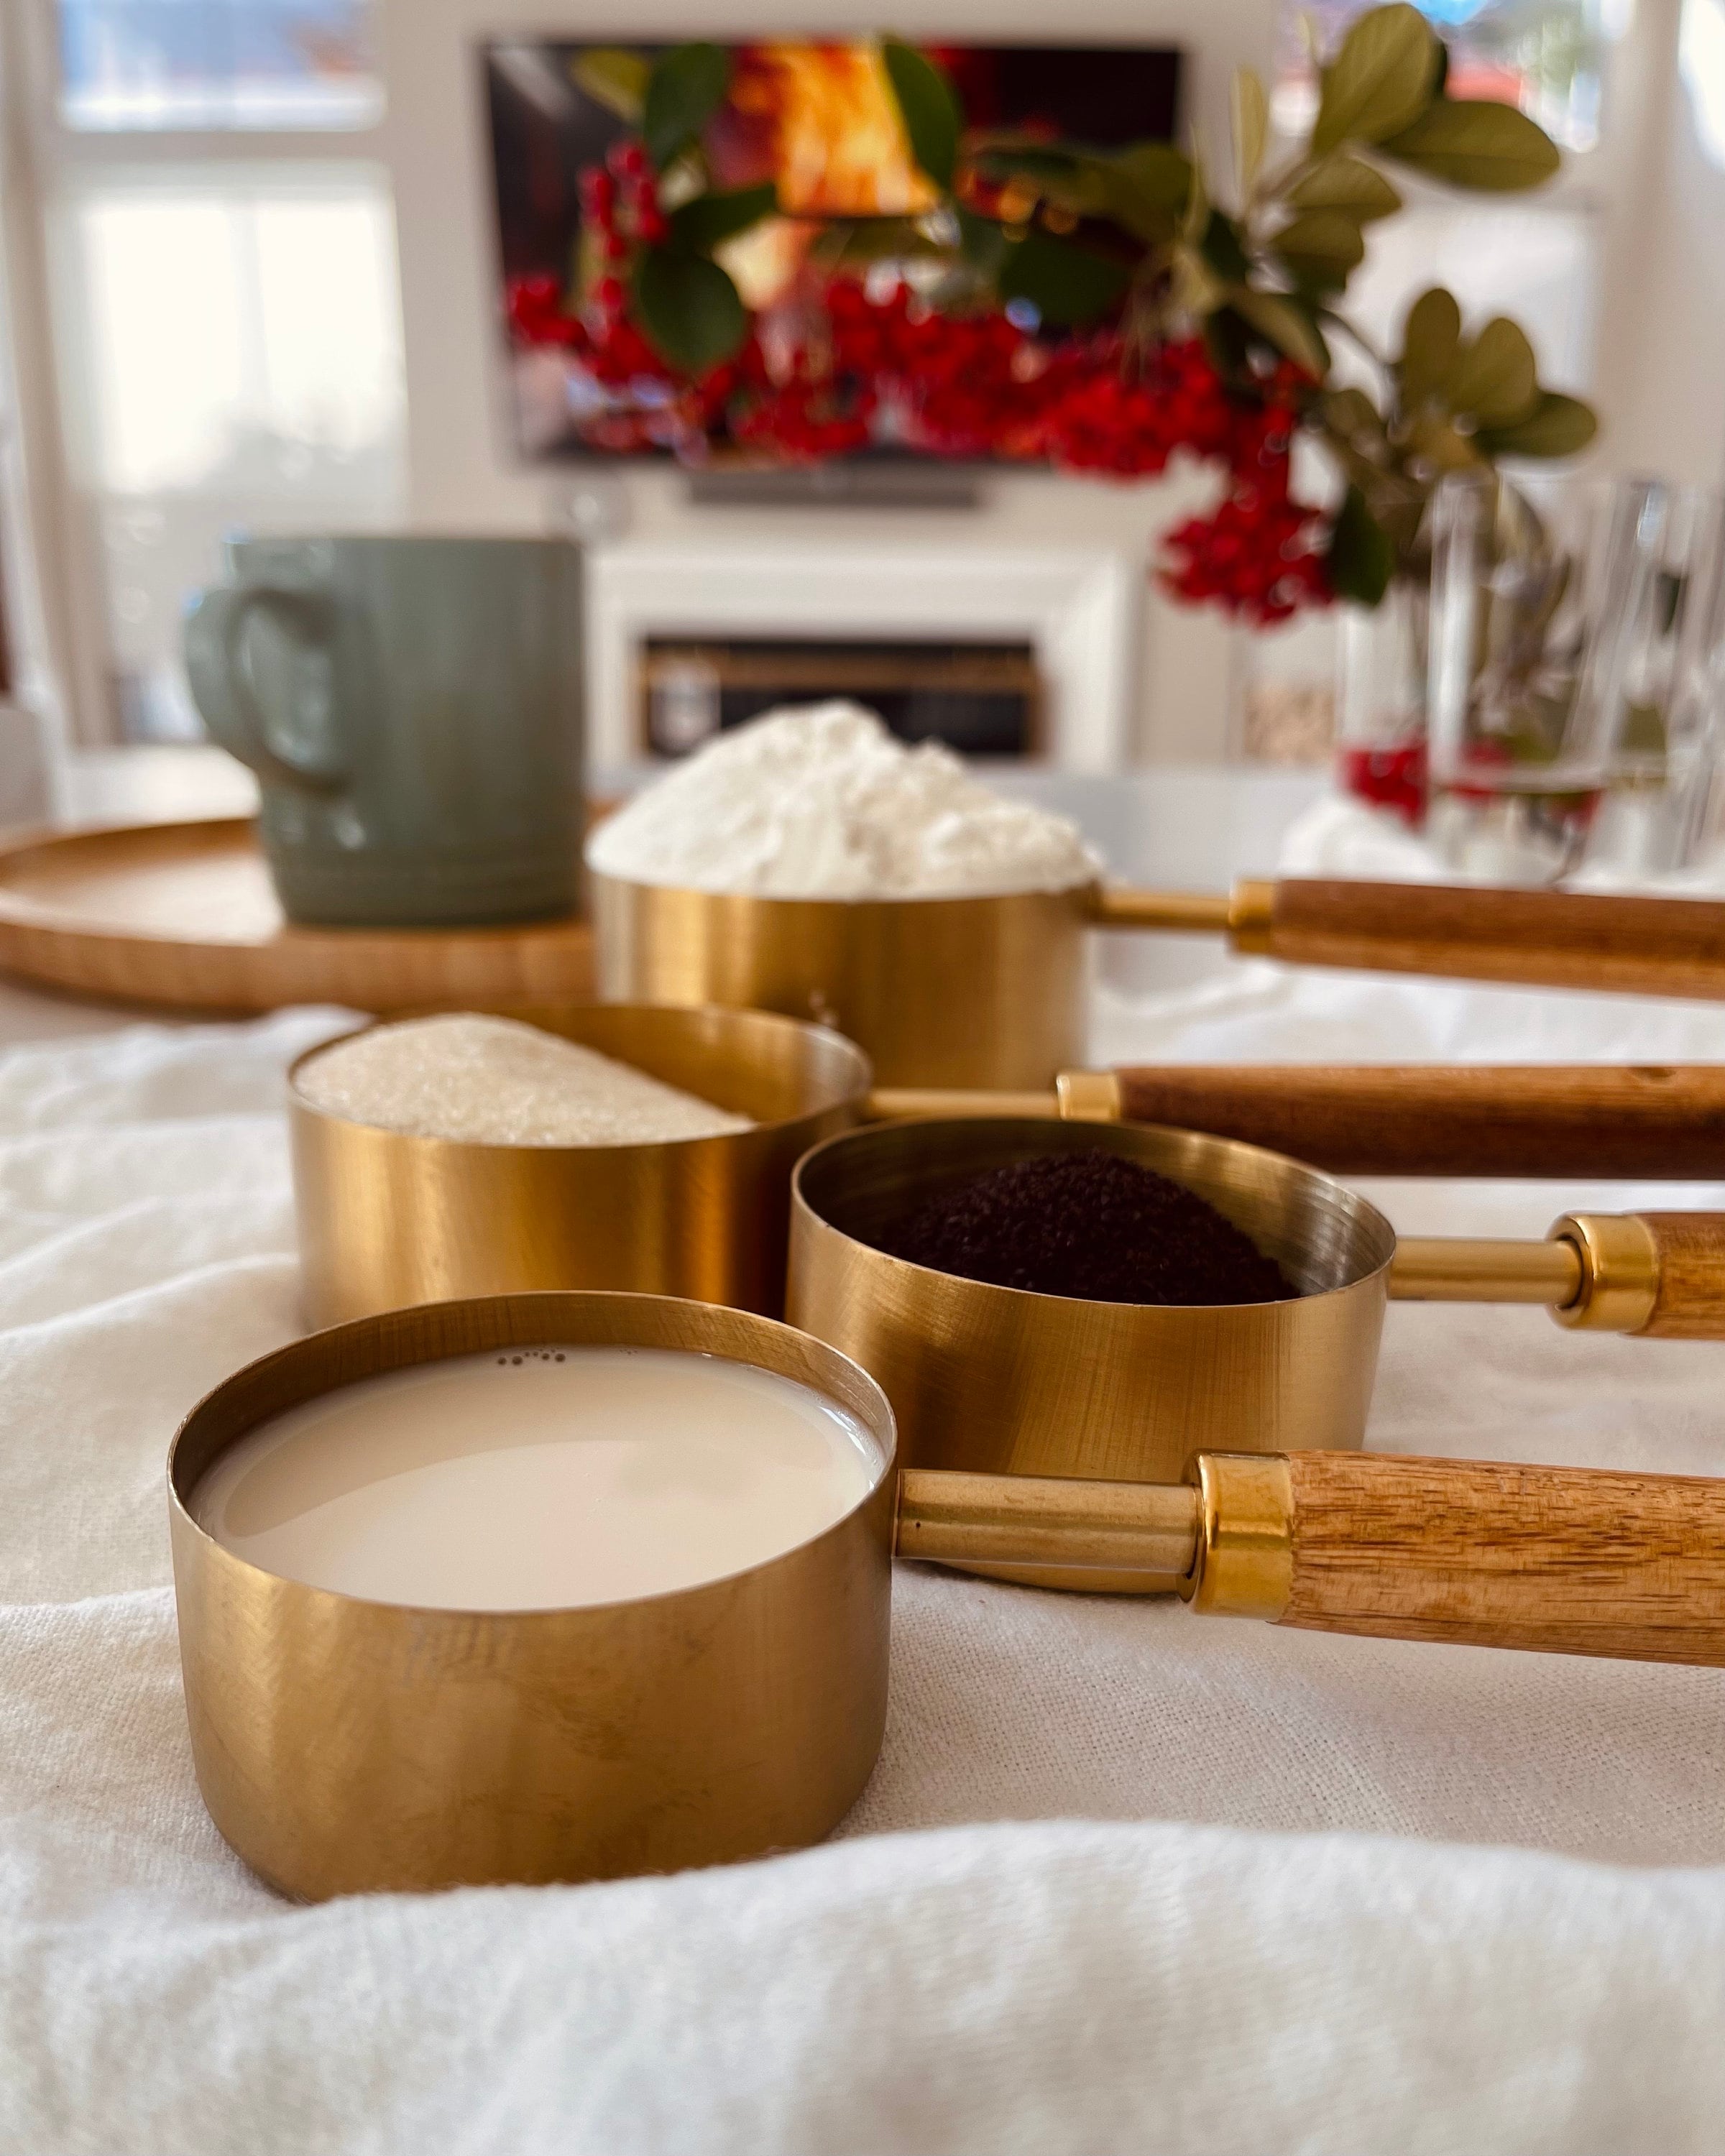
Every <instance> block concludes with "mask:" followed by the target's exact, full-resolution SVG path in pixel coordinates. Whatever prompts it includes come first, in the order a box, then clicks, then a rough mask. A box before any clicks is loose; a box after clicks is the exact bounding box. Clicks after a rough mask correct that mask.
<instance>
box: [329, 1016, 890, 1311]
mask: <svg viewBox="0 0 1725 2156" xmlns="http://www.w3.org/2000/svg"><path fill="white" fill-rule="evenodd" d="M869 1084H870V1070H869V1063H868V1059H867V1058H866V1056H865V1055H863V1054H862V1052H861V1050H860V1049H858V1048H856V1047H855V1046H854V1045H852V1043H850V1041H848V1040H845V1039H841V1038H840V1037H839V1035H838V1034H834V1033H831V1032H829V1031H828V1030H827V1029H825V1028H824V1027H821V1026H816V1025H811V1024H803V1023H801V1022H799V1021H798V1020H796V1019H786V1018H779V1017H774V1016H772V1015H769V1014H766V1013H762V1012H758V1011H737V1010H718V1009H670V1008H659V1007H656V1006H652V1005H636V1004H593V1005H588V1006H557V1007H554V1008H547V1009H525V1008H524V1009H520V1010H518V1011H516V1012H515V1013H514V1014H512V1015H511V1017H509V1018H507V1019H500V1018H485V1017H478V1016H461V1015H445V1016H440V1017H433V1018H426V1019H410V1020H406V1021H400V1022H397V1023H393V1024H386V1025H381V1026H374V1027H370V1028H367V1029H365V1030H363V1031H362V1032H360V1033H357V1034H351V1035H349V1036H347V1038H346V1039H342V1040H339V1041H335V1042H331V1043H329V1044H327V1045H325V1046H324V1047H322V1048H319V1049H315V1050H312V1051H311V1053H310V1054H308V1055H304V1056H301V1057H300V1060H299V1061H298V1062H297V1063H295V1065H294V1067H293V1069H292V1070H291V1071H290V1074H289V1088H288V1099H289V1119H290V1126H291V1132H292V1140H293V1156H294V1190H295V1208H296V1211H297V1214H298V1219H299V1234H300V1260H301V1266H302V1271H303V1276H304V1282H305V1304H306V1310H307V1314H308V1316H309V1317H310V1318H311V1322H313V1323H314V1324H318V1325H328V1324H334V1323H337V1322H341V1321H342V1320H345V1319H347V1318H352V1317H362V1316H365V1315H367V1314H369V1313H370V1312H375V1311H380V1310H389V1309H395V1308H398V1307H400V1306H403V1305H404V1304H408V1303H415V1302H429V1301H437V1300H439V1299H441V1298H444V1297H454V1296H476V1295H501V1294H511V1293H516V1292H521V1291H530V1290H535V1289H544V1288H610V1289H619V1290H633V1291H641V1292H644V1293H649V1294H663V1295H682V1296H691V1297H693V1298H695V1299H696V1300H697V1301H703V1302H724V1303H730V1304H732V1305H734V1306H737V1307H738V1308H741V1309H746V1310H757V1311H762V1312H768V1313H772V1314H777V1312H778V1311H779V1310H780V1309H781V1308H782V1307H783V1292H784V1266H785V1235H786V1221H787V1214H788V1190H789V1187H790V1175H791V1169H792V1168H793V1165H794V1164H795V1162H796V1160H797V1158H798V1155H799V1154H800V1153H802V1152H803V1151H804V1150H805V1149H806V1148H807V1147H809V1146H810V1145H813V1144H815V1143H817V1142H819V1140H820V1139H822V1138H824V1137H830V1136H831V1135H833V1133H834V1132H837V1131H840V1130H843V1129H845V1128H846V1127H849V1126H850V1124H851V1123H852V1122H855V1120H856V1117H857V1115H858V1112H859V1110H860V1106H861V1103H862V1101H863V1100H864V1097H865V1095H866V1093H867V1091H868V1087H869Z"/></svg>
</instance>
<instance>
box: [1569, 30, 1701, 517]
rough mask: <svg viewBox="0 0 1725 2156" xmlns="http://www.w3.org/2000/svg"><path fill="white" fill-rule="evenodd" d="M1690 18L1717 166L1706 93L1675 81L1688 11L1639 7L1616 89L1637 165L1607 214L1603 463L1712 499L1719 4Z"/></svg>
mask: <svg viewBox="0 0 1725 2156" xmlns="http://www.w3.org/2000/svg"><path fill="white" fill-rule="evenodd" d="M1687 5H1688V7H1689V8H1691V9H1692V10H1693V11H1694V19H1692V23H1691V39H1692V43H1691V59H1692V67H1693V66H1694V64H1696V62H1697V61H1702V62H1703V63H1704V62H1706V61H1707V60H1711V61H1712V69H1711V75H1712V80H1711V85H1710V87H1711V90H1712V98H1713V100H1716V102H1715V104H1714V108H1713V114H1712V131H1713V140H1712V144H1711V146H1710V147H1711V155H1710V154H1709V146H1707V145H1706V144H1704V141H1703V131H1702V126H1699V125H1698V124H1697V123H1698V120H1699V118H1700V116H1701V115H1700V114H1699V112H1698V104H1699V101H1700V99H1701V96H1702V86H1701V85H1699V84H1695V83H1686V82H1685V80H1683V76H1682V74H1681V70H1680V68H1679V49H1680V44H1681V31H1682V23H1683V17H1684V10H1685V0H1637V10H1636V18H1635V27H1634V28H1633V30H1632V32H1631V33H1630V37H1629V38H1628V39H1627V40H1625V45H1624V46H1623V47H1622V48H1621V49H1620V75H1615V76H1614V79H1613V84H1612V87H1613V89H1614V90H1616V91H1617V92H1618V94H1619V95H1620V100H1621V102H1620V110H1619V115H1618V124H1619V125H1620V127H1621V128H1622V130H1623V131H1624V132H1625V134H1628V135H1629V136H1631V137H1632V139H1633V140H1634V141H1635V146H1636V148H1637V150H1638V152H1639V156H1638V157H1637V159H1636V162H1635V164H1634V165H1633V166H1632V167H1630V169H1629V170H1627V171H1625V172H1624V174H1623V180H1622V183H1621V184H1620V186H1618V187H1614V188H1613V189H1612V190H1611V192H1610V194H1609V202H1608V218H1609V244H1608V247H1607V250H1606V255H1605V259H1604V274H1603V276H1602V279H1601V287H1602V289H1601V306H1600V319H1599V364H1598V371H1597V375H1596V382H1597V389H1598V395H1599V403H1600V407H1601V410H1602V413H1603V414H1604V419H1605V427H1604V435H1603V439H1602V440H1601V443H1600V459H1601V461H1602V462H1603V463H1604V464H1605V465H1609V468H1610V469H1612V470H1618V471H1638V472H1647V473H1650V474H1652V475H1656V476H1659V477H1663V478H1667V479H1674V480H1689V481H1692V482H1694V483H1696V484H1697V485H1717V484H1718V483H1719V482H1720V480H1722V479H1725V354H1722V347H1725V168H1722V161H1725V9H1722V8H1721V7H1720V4H1719V0H1687ZM1709 15H1711V17H1712V20H1711V22H1709V21H1708V20H1707V18H1708V16H1709ZM1697 31H1699V32H1701V33H1702V34H1701V35H1700V36H1697V35H1696V33H1697ZM1709 31H1711V32H1712V35H1708V34H1707V33H1708V32H1709ZM1605 125H1606V126H1607V127H1608V128H1609V127H1611V126H1612V125H1613V115H1612V112H1611V110H1610V109H1609V107H1608V108H1607V111H1606V115H1605Z"/></svg>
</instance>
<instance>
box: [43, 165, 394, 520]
mask: <svg viewBox="0 0 1725 2156" xmlns="http://www.w3.org/2000/svg"><path fill="white" fill-rule="evenodd" d="M76 228H77V238H78V252H79V257H80V264H81V268H82V272H83V280H82V281H83V287H84V289H83V293H82V295H81V296H82V300H83V308H82V311H83V313H84V316H85V338H86V340H87V348H86V365H87V368H88V374H89V378H90V387H91V389H92V392H93V408H94V409H93V418H94V440H93V443H92V444H91V449H92V460H93V463H94V466H95V471H94V476H95V478H96V480H97V483H98V484H99V485H100V486H102V487H103V488H104V489H105V490H111V491H114V492H117V493H122V494H125V493H151V492H155V491H158V490H162V489H163V488H174V489H179V488H187V487H190V488H198V489H203V490H208V489H210V488H212V487H219V488H223V489H226V488H228V486H230V485H232V484H233V483H234V481H235V480H239V479H240V478H241V477H242V475H243V477H244V484H245V485H246V486H247V487H248V489H250V490H256V489H258V488H262V489H264V490H265V491H270V492H279V491H281V490H284V489H286V488H291V489H292V490H295V491H296V492H297V491H303V490H304V488H305V483H306V480H307V478H308V476H309V475H311V472H312V471H313V470H315V469H316V468H317V467H324V468H325V469H326V471H327V472H328V473H330V474H331V475H333V474H334V473H335V472H336V471H339V470H340V469H341V467H342V466H343V465H349V464H352V462H353V461H354V460H355V459H359V458H362V457H363V456H365V455H366V454H367V453H368V452H374V451H375V450H376V449H377V448H378V447H379V446H380V445H382V444H385V443H386V442H388V440H389V439H390V438H391V437H392V435H393V433H394V431H395V430H396V429H397V428H398V423H399V419H400V408H401V327H400V322H399V319H398V305H397V300H396V285H395V266H394V253H395V248H394V234H393V228H392V220H391V218H390V213H389V208H388V203H387V201H385V200H383V199H382V198H381V197H380V196H379V194H378V193H377V192H376V191H374V190H370V189H367V190H366V191H364V192H349V193H329V194H323V195H320V194H316V193H313V194H309V195H296V194H295V193H271V192H267V191H252V192H248V193H234V192H232V191H230V190H228V189H225V188H224V189H223V192H222V193H220V194H219V195H217V194H215V193H212V192H209V191H208V190H207V189H201V188H197V187H191V188H187V189H186V190H184V191H183V192H182V191H176V190H172V189H156V188H150V187H136V189H129V188H116V189H114V190H112V191H109V190H106V189H104V190H103V191H101V192H99V193H91V194H90V195H89V196H87V197H86V198H85V200H84V201H83V202H82V203H80V206H79V209H78V213H77V218H76Z"/></svg>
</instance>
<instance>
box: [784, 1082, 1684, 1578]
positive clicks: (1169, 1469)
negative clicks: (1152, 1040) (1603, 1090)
mask: <svg viewBox="0 0 1725 2156" xmlns="http://www.w3.org/2000/svg"><path fill="white" fill-rule="evenodd" d="M1096 1147H1103V1148H1106V1150H1107V1151H1109V1152H1116V1153H1119V1154H1121V1155H1122V1156H1123V1157H1124V1158H1127V1159H1128V1160H1133V1161H1137V1162H1138V1163H1140V1164H1141V1165H1142V1166H1143V1167H1145V1168H1153V1169H1155V1170H1156V1171H1157V1172H1158V1173H1161V1174H1163V1175H1167V1176H1169V1177H1171V1178H1173V1180H1174V1181H1175V1182H1177V1183H1183V1184H1185V1185H1186V1187H1187V1188H1189V1189H1191V1190H1194V1191H1196V1192H1197V1193H1198V1194H1199V1196H1200V1197H1202V1198H1204V1199H1208V1200H1209V1203H1210V1204H1212V1205H1214V1206H1215V1208H1216V1209H1217V1210H1218V1211H1219V1212H1220V1213H1222V1214H1225V1215H1226V1217H1227V1218H1228V1219H1230V1220H1232V1221H1233V1222H1234V1223H1235V1225H1236V1226H1237V1227H1239V1228H1240V1229H1243V1230H1244V1231H1245V1234H1246V1235H1249V1236H1250V1238H1251V1240H1253V1241H1254V1242H1255V1244H1256V1245H1258V1247H1259V1249H1260V1250H1263V1251H1265V1252H1266V1254H1267V1255H1270V1256H1271V1257H1273V1258H1274V1259H1275V1260H1276V1261H1277V1263H1278V1264H1279V1265H1281V1268H1282V1270H1283V1271H1284V1273H1285V1274H1286V1276H1288V1278H1289V1280H1290V1281H1291V1282H1292V1284H1293V1285H1294V1286H1296V1288H1297V1289H1298V1290H1299V1293H1298V1294H1297V1295H1295V1296H1291V1297H1290V1298H1288V1299H1287V1300H1286V1301H1281V1302H1268V1303H1240V1304H1227V1305H1221V1306H1181V1305H1173V1306H1164V1305H1151V1304H1137V1303H1110V1302H1089V1301H1081V1300H1078V1299H1076V1298H1069V1297H1065V1296H1047V1295H1032V1294H1028V1293H1025V1292H1024V1291H1020V1290H1019V1289H1015V1288H1005V1287H996V1286H991V1285H989V1284H988V1283H986V1282H984V1281H971V1280H962V1279H959V1278H957V1276H954V1275H952V1274H948V1273H940V1272H934V1271H931V1270H927V1269H926V1268H925V1267H923V1266H921V1265H910V1264H907V1263H906V1262H905V1261H904V1260H902V1259H899V1258H893V1257H889V1256H888V1255H886V1252H885V1251H884V1250H880V1249H878V1248H877V1247H876V1246H875V1237H877V1236H878V1235H881V1234H882V1233H883V1232H885V1231H887V1230H889V1229H891V1228H892V1227H894V1226H896V1224H898V1223H899V1222H900V1221H901V1220H902V1219H904V1218H906V1215H907V1214H910V1213H911V1212H912V1211H914V1210H915V1209H916V1207H917V1206H919V1205H920V1204H923V1203H925V1202H926V1201H927V1200H928V1199H931V1198H933V1197H935V1196H937V1194H938V1193H940V1192H941V1191H942V1190H943V1189H947V1188H952V1186H953V1185H955V1184H957V1183H963V1182H964V1181H967V1180H968V1178H971V1177H973V1176H975V1175H979V1174H983V1173H986V1172H988V1170H990V1169H993V1168H1004V1167H1006V1166H1009V1164H1011V1163H1014V1162H1016V1161H1021V1160H1026V1159H1030V1158H1035V1157H1037V1156H1039V1155H1043V1154H1049V1153H1061V1152H1089V1151H1091V1150H1092V1149H1094V1148H1096ZM1389 1301H1465V1302H1522V1303H1540V1304H1543V1305H1544V1306H1546V1307H1547V1308H1548V1309H1550V1310H1551V1311H1552V1312H1553V1314H1554V1315H1555V1316H1556V1317H1558V1320H1559V1322H1562V1323H1563V1324H1565V1325H1570V1326H1579V1327H1587V1328H1590V1329H1596V1330H1599V1329H1602V1330H1606V1331H1612V1332H1636V1333H1640V1334H1643V1335H1645V1336H1646V1337H1666V1338H1690V1339H1716V1338H1721V1337H1725V1215H1722V1214H1655V1215H1649V1216H1645V1218H1639V1219H1638V1218H1636V1217H1635V1216H1612V1215H1601V1214H1594V1215H1587V1216H1574V1215H1567V1216H1565V1218H1564V1219H1561V1220H1559V1221H1558V1223H1557V1224H1556V1226H1555V1227H1554V1229H1553V1231H1552V1235H1551V1236H1550V1238H1549V1239H1548V1240H1546V1241H1544V1242H1532V1241H1529V1242H1516V1241H1497V1240H1468V1239H1450V1238H1443V1237H1427V1238H1414V1237H1404V1238H1402V1239H1400V1240H1398V1239H1397V1236H1396V1234H1395V1231H1394V1229H1393V1228H1392V1227H1391V1225H1390V1224H1389V1221H1388V1220H1387V1219H1385V1218H1384V1214H1382V1213H1380V1212H1379V1211H1378V1209H1377V1208H1376V1207H1375V1206H1374V1205H1373V1204H1370V1202H1369V1201H1368V1199H1364V1198H1363V1197H1362V1196H1360V1194H1359V1193H1358V1192H1356V1191H1353V1190H1350V1189H1349V1188H1347V1186H1346V1185H1345V1184H1343V1183H1338V1182H1337V1181H1336V1180H1335V1179H1334V1178H1332V1177H1330V1176H1328V1175H1326V1174H1323V1173H1320V1172H1319V1171H1318V1170H1317V1169H1315V1168H1307V1167H1305V1166H1303V1165H1302V1164H1301V1163H1300V1162H1298V1161H1294V1160H1290V1159H1287V1158H1284V1157H1283V1156H1282V1155H1281V1154H1279V1153H1274V1152H1266V1151H1265V1150H1263V1149H1262V1148H1260V1147H1256V1146H1248V1145H1244V1144H1241V1143H1240V1142H1237V1141H1235V1140H1233V1139H1228V1138H1215V1137H1205V1136H1203V1135H1201V1134H1199V1133H1198V1132H1191V1131H1179V1130H1167V1129H1159V1128H1157V1127H1153V1126H1151V1125H1147V1124H1124V1123H1122V1124H1086V1123H1068V1122H1034V1121H1027V1120H1023V1119H1012V1118H1007V1117H1000V1118H992V1119H978V1120H973V1121H963V1122H901V1123H880V1124H876V1125H875V1126H873V1127H870V1128H866V1129H862V1130H857V1131H853V1132H850V1133H848V1134H847V1135H845V1136H842V1137H836V1138H832V1139H829V1140H828V1141H827V1142H825V1143H824V1145H821V1146H819V1147H816V1148H815V1149H814V1151H812V1152H809V1154H807V1155H806V1156H805V1157H804V1158H803V1160H802V1161H801V1162H799V1163H798V1168H797V1171H796V1173H795V1175H794V1177H793V1180H792V1191H791V1255H790V1281H789V1286H788V1292H787V1299H786V1316H787V1317H788V1319H789V1322H791V1323H792V1324H793V1325H797V1326H800V1327H802V1328H803V1330H804V1331H805V1332H812V1333H813V1334H814V1336H815V1337H817V1338H818V1339H821V1340H824V1341H827V1342H829V1343H830V1344H831V1345H832V1346H833V1347H837V1348H839V1349H840V1350H841V1351H842V1352H843V1353H845V1354H847V1355H849V1356H850V1357H852V1358H854V1359H855V1361H856V1362H858V1363H860V1364H861V1365H862V1367H863V1368H865V1370H867V1371H868V1372H869V1373H870V1375H871V1376H872V1377H874V1378H876V1379H877V1380H878V1381H879V1383H880V1385H881V1386H882V1388H883V1389H884V1390H885V1391H886V1396H887V1398H888V1399H890V1400H891V1403H892V1406H893V1411H894V1413H895V1414H896V1416H897V1419H898V1424H899V1430H900V1435H901V1443H902V1445H903V1448H904V1454H905V1460H906V1465H907V1466H911V1467H919V1468H920V1467H941V1468H952V1469H957V1470H960V1471H975V1472H988V1473H1000V1474H1010V1475H1040V1476H1068V1477H1073V1476H1076V1477H1091V1476H1094V1477H1098V1478H1102V1479H1120V1480H1130V1481H1144V1482H1166V1481H1179V1480H1180V1478H1181V1477H1182V1476H1183V1475H1184V1474H1185V1472H1186V1471H1187V1469H1188V1467H1189V1464H1190V1461H1191V1460H1192V1458H1193V1456H1194V1455H1195V1454H1197V1453H1199V1452H1203V1451H1219V1452H1279V1451H1289V1450H1302V1449H1306V1448H1308V1447H1309V1448H1319V1447H1322V1448H1326V1449H1329V1448H1338V1449H1342V1450H1358V1448H1359V1446H1360V1445H1363V1442H1364V1440H1365V1426H1366V1414H1367V1410H1368V1406H1369V1404H1370V1401H1371V1394H1372V1385H1373V1378H1374V1377H1375V1374H1376V1370H1377V1361H1378V1342H1379V1338H1380V1336H1381V1333H1382V1330H1383V1324H1384V1307H1385V1305H1386V1303H1388V1302H1389ZM1010 1576H1011V1577H1013V1578H1021V1579H1024V1580H1026V1581H1029V1582H1030V1583H1031V1584H1037V1585H1042V1586H1050V1587H1052V1586H1070V1587H1088V1588H1098V1587H1102V1586H1107V1587H1109V1588H1111V1589H1115V1590H1117V1591H1122V1592H1125V1591H1134V1583H1133V1582H1132V1581H1128V1580H1125V1579H1120V1580H1108V1579H1103V1578H1100V1577H1098V1576H1097V1575H1096V1574H1094V1573H1091V1574H1090V1575H1088V1576H1086V1577H1082V1578H1067V1577H1065V1576H1063V1575H1056V1574H1055V1573H1051V1572H1047V1571H1037V1572H1034V1573H1032V1572H1028V1571H1015V1572H1014V1573H1012V1574H1011V1575H1010ZM1173 1584H1174V1583H1173V1580H1171V1579H1168V1580H1164V1581H1163V1582H1162V1583H1160V1585H1161V1588H1162V1589H1163V1590H1164V1591H1165V1590H1166V1589H1169V1588H1171V1587H1172V1586H1173ZM1137 1586H1138V1587H1139V1588H1142V1582H1139V1583H1137Z"/></svg>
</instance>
